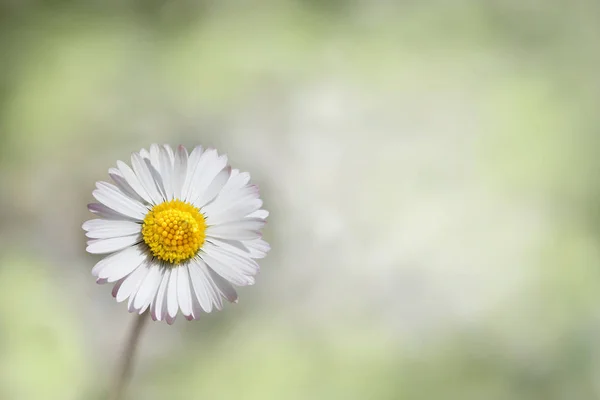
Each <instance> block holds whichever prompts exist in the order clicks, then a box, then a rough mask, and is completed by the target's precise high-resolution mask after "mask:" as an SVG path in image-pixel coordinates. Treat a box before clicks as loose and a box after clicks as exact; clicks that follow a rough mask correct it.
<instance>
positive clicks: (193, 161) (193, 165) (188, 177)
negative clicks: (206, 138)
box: [181, 146, 204, 200]
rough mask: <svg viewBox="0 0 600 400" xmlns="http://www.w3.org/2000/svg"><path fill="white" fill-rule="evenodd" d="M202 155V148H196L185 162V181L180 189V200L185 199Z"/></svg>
mask: <svg viewBox="0 0 600 400" xmlns="http://www.w3.org/2000/svg"><path fill="white" fill-rule="evenodd" d="M202 154H204V149H203V148H202V146H196V147H194V148H193V149H192V152H191V153H190V156H189V158H188V161H187V170H186V173H185V180H184V183H183V185H182V187H181V199H184V200H185V199H186V198H187V196H188V193H189V191H190V188H191V186H192V183H193V178H194V174H195V172H196V169H197V168H198V161H200V157H201V156H202Z"/></svg>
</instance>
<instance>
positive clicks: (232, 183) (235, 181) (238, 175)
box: [222, 169, 250, 196]
mask: <svg viewBox="0 0 600 400" xmlns="http://www.w3.org/2000/svg"><path fill="white" fill-rule="evenodd" d="M248 182H250V174H249V173H247V172H240V171H239V170H238V169H234V170H232V171H231V176H230V178H229V180H228V181H227V183H226V184H225V187H223V192H222V194H223V195H224V196H225V195H228V194H229V193H230V192H235V191H236V190H240V189H241V188H243V187H245V186H246V185H247V184H248Z"/></svg>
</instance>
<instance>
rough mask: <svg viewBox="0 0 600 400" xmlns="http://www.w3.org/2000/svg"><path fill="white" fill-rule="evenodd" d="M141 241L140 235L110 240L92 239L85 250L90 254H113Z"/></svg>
mask: <svg viewBox="0 0 600 400" xmlns="http://www.w3.org/2000/svg"><path fill="white" fill-rule="evenodd" d="M141 241H142V236H141V235H140V234H136V235H130V236H121V237H114V238H110V239H93V240H88V242H87V244H88V246H87V248H86V249H85V250H86V251H87V252H88V253H91V254H107V253H114V252H115V251H119V250H123V249H124V248H126V247H129V246H133V245H135V244H137V243H139V242H141Z"/></svg>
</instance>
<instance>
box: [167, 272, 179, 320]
mask: <svg viewBox="0 0 600 400" xmlns="http://www.w3.org/2000/svg"><path fill="white" fill-rule="evenodd" d="M178 310H179V303H178V302H177V272H176V271H173V272H171V279H169V284H168V286H167V315H168V317H171V318H175V317H176V316H177V311H178Z"/></svg>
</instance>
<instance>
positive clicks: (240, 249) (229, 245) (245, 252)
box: [207, 238, 251, 257]
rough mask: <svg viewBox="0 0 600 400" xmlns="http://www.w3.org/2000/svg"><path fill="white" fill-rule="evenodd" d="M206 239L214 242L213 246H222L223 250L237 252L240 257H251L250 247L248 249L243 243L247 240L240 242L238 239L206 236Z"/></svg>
mask: <svg viewBox="0 0 600 400" xmlns="http://www.w3.org/2000/svg"><path fill="white" fill-rule="evenodd" d="M207 241H208V242H210V243H212V244H214V245H215V246H217V247H219V248H222V249H223V250H227V251H228V252H230V253H233V254H238V255H240V256H242V257H251V256H250V254H251V253H250V249H248V248H247V247H246V246H245V245H244V243H248V242H240V241H238V240H227V239H216V238H207Z"/></svg>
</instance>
